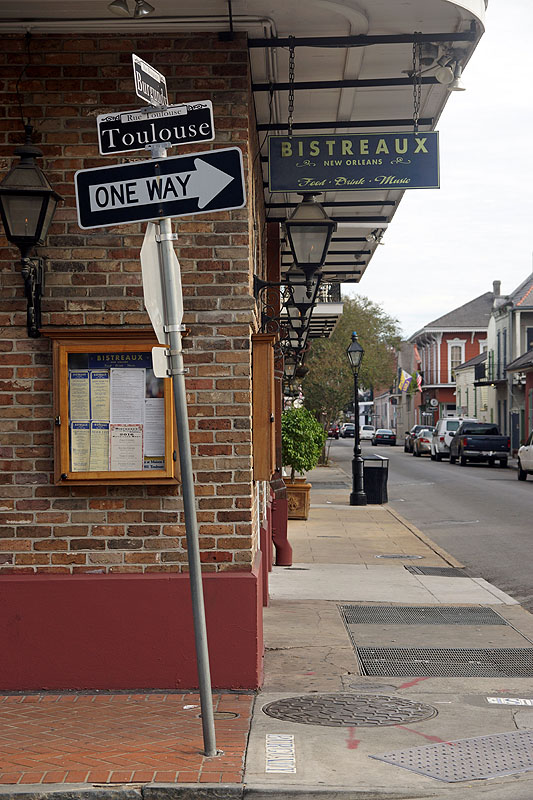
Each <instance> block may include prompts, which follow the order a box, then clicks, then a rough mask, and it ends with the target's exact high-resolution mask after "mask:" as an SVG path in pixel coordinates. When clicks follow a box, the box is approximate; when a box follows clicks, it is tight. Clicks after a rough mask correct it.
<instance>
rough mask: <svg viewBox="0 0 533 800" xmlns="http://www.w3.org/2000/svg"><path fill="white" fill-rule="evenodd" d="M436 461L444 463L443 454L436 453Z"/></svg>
mask: <svg viewBox="0 0 533 800" xmlns="http://www.w3.org/2000/svg"><path fill="white" fill-rule="evenodd" d="M435 461H442V453H435Z"/></svg>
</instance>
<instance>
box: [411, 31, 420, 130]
mask: <svg viewBox="0 0 533 800" xmlns="http://www.w3.org/2000/svg"><path fill="white" fill-rule="evenodd" d="M415 36H416V31H415ZM420 50H421V44H420V42H417V41H414V42H413V132H414V133H418V120H419V118H420V101H421V96H422V75H421V73H420V69H421V68H420Z"/></svg>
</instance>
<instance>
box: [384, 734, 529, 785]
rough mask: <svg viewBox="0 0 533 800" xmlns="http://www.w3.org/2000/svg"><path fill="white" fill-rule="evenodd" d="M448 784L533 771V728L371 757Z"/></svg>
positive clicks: (394, 751)
mask: <svg viewBox="0 0 533 800" xmlns="http://www.w3.org/2000/svg"><path fill="white" fill-rule="evenodd" d="M370 758H375V759H377V760H378V761H386V762H387V763H388V764H395V765H396V766H398V767H403V768H404V769H409V770H411V772H417V773H418V774H419V775H425V776H427V777H428V778H435V779H436V780H438V781H445V782H446V783H456V782H458V781H471V780H476V779H481V778H496V777H498V776H501V775H514V774H515V773H517V772H528V771H529V770H533V731H514V732H513V733H496V734H494V735H492V736H477V737H475V738H472V739H459V740H457V741H455V742H444V743H442V744H431V745H425V746H422V747H411V748H410V749H408V750H393V751H392V752H390V753H383V754H381V755H379V756H370Z"/></svg>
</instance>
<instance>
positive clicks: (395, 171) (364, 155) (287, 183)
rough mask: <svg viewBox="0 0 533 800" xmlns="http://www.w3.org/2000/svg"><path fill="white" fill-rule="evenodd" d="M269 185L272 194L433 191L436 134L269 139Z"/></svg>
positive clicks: (436, 182) (435, 184)
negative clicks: (379, 190) (383, 190)
mask: <svg viewBox="0 0 533 800" xmlns="http://www.w3.org/2000/svg"><path fill="white" fill-rule="evenodd" d="M268 182H269V190H270V191H271V192H313V191H314V192H338V191H349V192H353V191H363V190H367V191H368V190H372V189H373V190H376V189H382V188H387V189H401V190H403V189H438V188H439V135H438V133H437V132H436V131H432V132H423V133H383V134H380V133H376V134H374V133H368V134H356V135H352V134H331V135H329V134H321V135H314V136H313V135H305V136H296V135H294V134H293V135H292V137H289V136H270V137H269V140H268Z"/></svg>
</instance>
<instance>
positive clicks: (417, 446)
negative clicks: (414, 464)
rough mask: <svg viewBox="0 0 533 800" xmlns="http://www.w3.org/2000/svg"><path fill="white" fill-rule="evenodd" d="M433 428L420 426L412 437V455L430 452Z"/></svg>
mask: <svg viewBox="0 0 533 800" xmlns="http://www.w3.org/2000/svg"><path fill="white" fill-rule="evenodd" d="M433 430H434V429H433V428H422V430H421V431H418V433H417V434H416V436H415V438H414V439H413V455H414V456H421V455H422V453H430V454H431V437H432V436H433Z"/></svg>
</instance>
